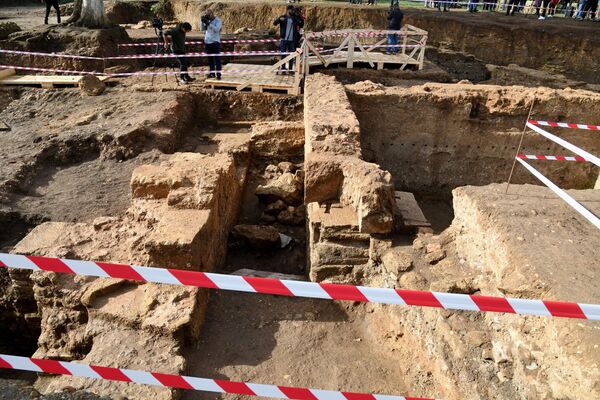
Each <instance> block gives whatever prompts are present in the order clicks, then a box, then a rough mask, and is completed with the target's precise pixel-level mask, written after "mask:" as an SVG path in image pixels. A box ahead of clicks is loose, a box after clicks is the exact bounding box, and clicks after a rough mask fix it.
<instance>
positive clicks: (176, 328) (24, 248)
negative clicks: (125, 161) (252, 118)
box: [15, 153, 242, 399]
mask: <svg viewBox="0 0 600 400" xmlns="http://www.w3.org/2000/svg"><path fill="white" fill-rule="evenodd" d="M236 173H237V171H236V165H235V162H234V161H233V159H232V158H231V157H230V156H228V155H226V154H217V155H213V156H208V155H201V154H194V153H177V154H174V155H173V156H171V157H169V158H168V159H167V160H166V161H164V162H163V163H161V164H160V165H143V166H140V167H138V168H136V169H135V171H134V173H133V176H132V178H131V193H132V198H133V199H132V204H131V207H130V209H129V211H128V212H127V215H126V216H125V217H123V218H114V217H100V218H97V219H96V220H94V222H93V223H91V224H85V223H79V224H68V223H56V222H48V223H44V224H41V225H39V226H37V227H36V228H35V229H34V230H33V231H32V232H31V233H30V234H29V235H28V236H27V237H26V238H25V239H24V240H22V241H21V242H20V243H19V244H18V245H17V246H16V248H15V251H16V252H18V253H21V254H36V255H48V256H60V257H65V258H74V259H82V260H96V261H111V262H124V263H138V264H140V265H148V266H155V267H157V268H160V267H164V268H166V267H168V268H178V269H189V270H194V271H214V270H215V269H216V268H217V267H218V266H220V265H222V264H223V262H224V260H225V250H226V243H227V235H228V234H229V230H230V229H231V227H232V225H233V223H234V222H235V220H236V217H237V205H238V204H239V196H240V193H241V187H242V185H241V182H239V181H238V178H237V176H236ZM31 278H32V279H33V282H34V286H33V291H34V293H35V299H36V301H37V303H38V307H39V308H40V313H41V319H42V321H41V326H42V333H41V335H40V338H39V339H38V346H39V348H38V350H37V352H36V356H38V357H48V358H57V359H61V360H81V361H82V362H85V363H88V364H97V365H106V366H119V367H122V368H132V369H143V370H148V369H150V370H160V371H164V372H165V373H175V374H180V373H183V372H184V371H185V370H186V361H185V359H184V358H183V357H182V355H181V350H182V347H183V346H185V345H186V344H189V343H195V342H196V341H197V339H198V335H199V330H200V326H201V323H202V321H203V318H204V317H203V314H204V312H205V309H206V306H207V293H206V290H200V289H194V288H189V287H178V286H169V285H156V284H134V283H132V282H129V281H123V280H116V279H92V278H83V277H79V276H76V277H71V276H68V275H61V274H54V275H49V274H46V273H33V274H32V276H31ZM132 336H134V337H135V338H136V340H135V341H127V344H126V346H120V345H114V344H116V343H119V342H121V340H122V338H126V337H132ZM141 355H144V357H142V356H141ZM148 355H150V357H146V356H148ZM37 385H38V387H39V388H40V389H41V390H44V391H49V392H52V391H56V390H60V389H61V388H63V387H66V386H70V387H75V388H90V389H93V390H94V391H98V392H100V393H104V394H114V395H116V394H120V395H125V396H128V397H130V398H138V399H142V398H148V397H152V398H156V399H171V398H174V395H175V392H174V391H171V390H167V389H157V388H153V387H151V386H135V387H134V386H130V385H119V384H114V383H112V382H106V381H96V380H90V381H85V380H83V379H70V378H65V377H45V378H41V379H39V380H38V384H37Z"/></svg>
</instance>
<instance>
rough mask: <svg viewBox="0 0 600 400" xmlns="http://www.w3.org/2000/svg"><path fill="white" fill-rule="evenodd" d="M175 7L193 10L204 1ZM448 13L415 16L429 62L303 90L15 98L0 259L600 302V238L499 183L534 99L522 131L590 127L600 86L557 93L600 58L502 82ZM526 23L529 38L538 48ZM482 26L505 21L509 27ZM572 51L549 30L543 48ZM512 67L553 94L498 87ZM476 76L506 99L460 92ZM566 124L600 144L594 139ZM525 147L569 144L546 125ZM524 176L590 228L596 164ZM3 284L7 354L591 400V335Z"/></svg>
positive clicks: (285, 303)
mask: <svg viewBox="0 0 600 400" xmlns="http://www.w3.org/2000/svg"><path fill="white" fill-rule="evenodd" d="M174 5H175V10H174V11H175V12H176V14H177V16H178V17H181V18H184V17H185V18H187V17H188V16H193V15H195V13H196V12H197V11H198V10H201V9H204V7H205V5H203V4H200V2H195V1H175V2H174ZM257 7H261V10H262V12H260V13H258V12H256V11H257ZM279 8H283V7H282V6H279V5H278V6H273V5H264V4H263V5H260V4H259V5H256V4H244V5H235V4H225V5H222V7H221V8H220V12H222V13H223V15H224V19H226V21H227V23H228V24H229V25H230V26H234V25H235V24H238V25H240V26H239V27H241V25H244V24H246V25H255V26H257V27H258V26H260V25H264V24H270V23H272V19H273V18H274V16H275V15H278V14H279V12H280V11H281V10H280V9H279ZM307 10H308V12H309V14H310V15H312V16H313V17H314V16H315V15H316V14H317V13H320V14H319V15H320V16H329V17H330V18H310V24H313V25H311V26H310V29H314V30H317V29H318V30H324V29H336V28H342V27H348V26H349V24H354V25H353V27H355V28H365V27H369V28H376V24H377V23H379V22H378V21H379V20H378V18H379V17H381V16H382V15H383V14H382V12H383V10H382V9H378V8H371V9H368V10H365V12H364V13H362V12H358V11H353V10H358V9H357V8H351V7H330V6H323V7H322V8H317V7H316V6H315V5H310V6H307ZM271 14H273V15H271ZM427 14H429V15H427ZM452 14H453V15H451V16H449V17H448V19H449V20H450V21H451V22H452V24H451V25H450V26H449V27H448V29H446V30H445V31H441V30H440V28H439V27H438V26H437V25H436V24H435V21H437V20H439V19H440V18H442V17H443V16H442V17H438V16H432V15H431V13H426V12H422V11H419V10H414V11H412V10H411V11H408V12H407V18H408V19H409V20H410V21H421V23H416V22H415V24H416V25H419V26H423V27H427V29H430V32H431V40H432V43H434V45H435V46H436V47H437V49H436V50H434V51H432V53H431V54H432V57H431V58H430V60H431V59H433V61H434V62H433V63H426V65H425V68H424V70H423V71H419V72H416V71H402V72H400V71H375V70H344V69H341V68H338V69H331V70H327V71H325V70H323V72H324V73H326V75H324V74H320V73H317V74H311V75H310V76H308V78H307V79H306V82H305V86H304V96H287V95H268V94H260V93H237V92H235V91H224V90H220V91H213V90H205V89H200V88H199V87H198V86H196V85H192V86H189V87H179V86H176V85H175V83H174V81H173V79H170V80H169V81H168V82H165V81H164V79H162V78H161V79H159V80H155V82H154V83H152V79H151V78H149V77H143V78H131V79H128V78H119V79H115V80H114V82H113V85H112V86H111V87H109V88H107V91H106V92H105V93H104V94H103V95H101V96H97V97H85V96H84V97H82V96H81V95H80V93H79V91H77V90H74V89H56V90H39V89H16V90H15V89H10V90H7V89H2V90H1V91H0V93H1V94H0V109H2V110H3V111H2V112H1V113H0V120H1V121H3V122H6V123H7V125H8V126H9V127H10V131H2V132H0V155H1V157H0V202H1V206H2V212H1V213H0V226H1V228H0V246H1V247H2V251H4V252H15V253H20V254H34V255H39V256H48V257H64V258H73V259H82V260H94V261H99V262H109V261H112V262H122V263H133V264H137V265H148V266H151V267H156V268H160V267H163V268H164V267H168V268H174V269H181V270H186V271H206V272H219V273H223V274H233V275H240V274H242V275H250V276H262V277H275V278H285V279H294V280H313V281H319V282H328V283H332V282H333V283H344V284H352V285H356V284H360V285H366V286H372V287H389V288H391V287H395V288H400V289H412V290H422V291H438V292H442V293H453V294H475V295H491V296H509V297H514V298H525V299H549V300H564V301H578V302H582V303H592V304H594V303H597V302H598V301H599V300H598V298H597V296H596V293H598V289H599V288H598V287H597V284H596V281H597V279H595V278H596V274H597V267H596V265H594V264H593V262H590V260H591V261H593V260H597V259H598V258H599V256H600V254H598V250H597V248H596V247H597V245H596V244H597V243H598V241H599V240H600V236H599V234H598V232H597V231H596V230H594V227H593V226H591V225H589V223H588V222H587V221H585V220H584V219H583V218H581V217H580V216H579V215H578V214H577V213H576V212H575V211H574V210H572V209H571V208H570V207H568V206H567V205H565V204H564V203H563V202H562V201H561V200H559V199H558V198H556V196H554V194H552V193H551V192H550V191H549V190H547V189H545V188H543V187H540V186H536V185H538V184H539V183H538V182H537V181H536V180H535V178H534V177H533V176H531V175H529V174H527V173H526V172H525V171H524V170H523V169H521V168H520V166H517V169H516V170H515V173H514V174H513V176H512V178H511V185H510V187H508V192H507V185H506V180H507V178H508V175H509V174H510V169H511V166H512V162H513V159H514V156H515V154H516V153H517V147H518V143H519V139H520V135H521V134H522V129H523V125H524V122H525V120H526V118H527V116H528V111H529V106H530V105H531V101H532V100H533V99H534V98H535V104H534V107H533V111H532V115H531V118H533V119H548V120H559V121H569V122H586V123H589V124H599V123H600V120H598V119H596V120H594V118H597V117H596V113H595V112H596V110H597V109H598V107H599V105H600V96H599V95H598V94H596V93H593V92H590V91H585V90H574V89H568V88H567V87H572V88H574V87H578V88H588V89H593V87H591V86H589V85H593V84H594V82H595V81H594V79H591V78H590V77H591V76H593V74H594V71H595V69H594V68H595V66H594V65H595V64H593V63H591V62H587V61H586V60H587V59H588V58H587V57H593V56H594V54H595V53H594V51H595V50H594V49H595V47H594V48H593V49H590V48H588V47H585V46H588V45H590V44H589V43H587V44H581V46H582V47H581V48H583V49H587V50H584V51H583V53H585V57H586V58H585V60H583V61H581V60H580V61H577V64H578V65H580V66H581V68H579V69H574V70H573V71H570V72H569V73H568V74H567V73H566V72H565V71H563V70H562V69H563V68H564V67H565V65H567V64H568V63H567V60H566V59H565V58H564V57H562V56H561V57H557V58H556V59H553V60H546V61H547V62H548V65H550V67H548V68H547V69H548V70H549V71H546V72H547V74H544V75H540V74H534V73H533V72H532V71H533V70H528V68H530V69H533V68H537V67H538V66H539V65H538V64H537V63H538V61H535V60H530V59H526V58H524V57H522V55H521V54H519V57H520V60H519V62H520V65H521V66H504V65H505V64H509V63H510V62H511V60H509V58H510V57H508V56H507V55H506V52H504V51H503V52H500V53H501V54H488V53H489V52H485V51H481V49H479V48H477V47H476V46H477V43H479V44H481V43H484V42H485V41H486V40H488V39H487V36H486V37H480V38H477V40H472V41H473V42H475V44H474V45H473V46H475V47H473V46H471V43H467V41H464V40H463V39H462V37H461V35H464V33H465V32H467V33H469V32H473V31H472V29H475V28H474V27H476V24H475V23H474V22H471V21H470V20H467V19H466V17H465V16H463V15H458V13H456V14H457V15H456V16H455V15H454V14H455V13H452ZM250 15H251V16H252V18H249V16H250ZM357 16H359V18H357ZM190 18H191V17H190ZM484 18H485V20H486V21H489V20H492V19H494V18H495V16H490V17H484ZM318 21H327V25H326V26H320V25H318V24H317V23H318ZM432 21H433V22H432ZM411 23H413V22H411ZM567 23H569V21H567ZM535 24H536V22H531V21H530V22H529V23H528V24H527V25H528V26H527V29H526V30H525V31H526V35H525V36H527V37H529V38H538V36H537V35H538V33H536V32H535V29H533V28H532V27H535V26H536V25H535ZM357 25H360V26H357ZM440 26H441V24H440ZM530 28H531V29H530ZM490 29H491V30H492V31H493V33H490V35H500V36H502V35H505V34H506V32H507V31H509V29H508V28H507V25H506V23H504V22H502V21H495V22H494V24H493V25H491V28H490ZM584 31H585V32H587V31H588V30H587V28H586V27H585V26H583V28H578V32H584ZM471 36H472V35H471ZM502 37H504V36H502ZM564 38H565V36H564V35H563V34H562V33H561V34H557V35H555V37H554V38H553V40H552V42H551V43H550V44H551V46H552V47H560V46H561V45H562V44H564V40H565V39H564ZM470 39H473V37H471V38H470ZM519 40H520V39H519ZM524 40H527V39H524ZM581 40H582V42H579V39H577V41H578V43H583V39H581ZM448 42H454V46H449V45H448ZM507 42H509V41H507ZM542 42H544V41H543V40H540V41H539V43H542ZM513 43H514V41H513ZM536 43H538V42H537V41H536ZM536 46H537V45H536ZM563 47H564V46H563ZM467 52H470V53H472V54H476V55H475V56H470V55H468V54H467ZM492 58H494V59H493V60H492ZM465 62H466V63H467V64H465ZM486 64H497V65H493V66H491V67H490V66H489V65H486ZM465 65H467V67H465ZM535 71H537V70H535ZM557 72H565V75H566V76H563V77H562V78H560V79H558V78H557V75H556V73H557ZM514 73H518V74H519V75H518V76H523V77H535V79H537V80H534V81H533V82H534V83H535V86H550V87H554V88H555V89H556V90H555V89H549V88H546V87H542V88H528V87H522V86H518V87H515V86H507V85H510V84H513V83H514V81H511V80H510V79H509V78H511V76H513V75H514ZM513 78H514V76H513ZM462 79H469V80H470V81H471V82H472V83H478V82H485V83H499V84H472V83H469V82H462V83H459V84H455V83H450V82H452V81H453V80H462ZM576 79H577V80H576ZM579 79H582V80H587V81H586V82H584V84H581V85H580V83H581V82H583V81H578V80H579ZM529 83H530V84H532V85H533V83H531V82H529ZM573 83H575V84H576V85H573ZM553 132H555V133H557V134H560V135H561V137H563V138H565V139H567V140H568V141H570V142H572V143H574V144H576V145H578V146H581V147H583V148H585V149H586V150H588V151H590V152H591V153H594V154H598V153H600V144H599V143H598V140H597V137H596V136H594V135H593V133H590V132H582V131H576V130H563V131H558V130H557V131H553ZM520 150H521V152H522V153H526V154H529V153H537V154H560V153H561V152H563V150H562V149H560V148H559V147H557V146H555V145H553V144H551V143H550V142H548V141H546V140H545V139H543V138H541V137H540V136H534V135H532V134H531V133H527V134H526V135H525V136H524V141H523V146H522V148H521V149H520ZM531 163H532V165H535V166H536V168H539V169H540V171H542V172H543V173H544V174H545V175H546V176H548V177H549V178H551V179H552V180H553V181H554V182H556V183H557V184H558V185H559V186H561V187H562V188H565V189H568V192H569V193H570V194H571V195H572V196H574V197H575V198H576V199H577V200H579V201H581V202H582V204H584V205H585V206H586V207H588V208H589V209H590V210H591V211H593V212H595V213H598V212H600V208H599V206H598V204H600V198H599V197H598V190H594V189H592V188H593V187H594V186H595V185H597V184H598V170H597V168H594V167H592V166H590V164H585V163H576V162H550V161H549V162H542V161H532V162H531ZM423 220H424V221H423ZM5 227H8V228H5ZM0 273H1V275H0V286H1V287H2V289H3V291H2V292H1V293H2V294H1V295H0V319H1V321H0V322H1V324H2V326H9V327H10V329H9V332H8V333H7V332H3V334H2V335H0V349H1V350H2V351H1V352H3V353H7V354H16V355H24V356H31V355H35V356H37V357H43V358H44V357H45V358H52V359H57V360H65V361H75V362H81V363H91V364H98V365H105V366H113V367H121V368H130V369H141V370H153V371H158V372H163V373H174V374H186V375H193V376H199V377H207V378H215V379H223V380H234V381H250V382H256V383H266V384H276V385H285V386H299V387H316V388H320V389H328V390H344V391H356V392H373V393H386V394H402V395H412V396H420V397H437V398H439V397H442V398H446V399H458V398H461V399H462V398H468V399H470V398H471V399H476V398H506V399H513V398H523V399H525V398H566V399H570V398H583V397H600V393H599V392H598V390H599V388H598V385H597V382H598V381H599V378H600V377H599V376H598V369H597V365H598V363H599V362H600V353H599V350H598V348H599V346H600V342H599V339H598V337H599V336H598V334H597V331H598V329H600V327H599V326H598V323H594V322H589V321H581V322H580V323H578V322H577V321H575V322H574V320H570V319H560V318H552V317H535V316H528V317H524V316H521V315H508V314H502V313H478V312H467V311H450V310H440V309H432V308H418V307H401V306H396V305H379V304H372V303H371V304H361V303H357V302H331V301H327V300H316V299H294V298H286V297H277V296H270V295H258V294H252V293H234V292H228V291H210V290H207V289H195V288H190V287H181V286H171V285H165V284H152V283H141V282H131V281H126V280H118V279H95V278H89V277H88V278H85V277H81V276H70V275H65V274H51V273H44V272H34V273H32V274H30V273H29V272H22V271H18V270H10V271H9V272H7V271H5V270H4V269H2V271H0ZM30 275H31V276H30ZM14 337H18V338H20V341H18V342H16V341H15V340H14ZM2 377H8V375H5V372H2ZM30 377H31V379H32V380H33V379H35V383H34V385H35V388H36V390H39V391H40V392H42V393H54V394H57V393H59V392H61V391H64V390H67V391H72V390H73V389H75V390H77V391H78V392H77V393H76V394H73V397H75V396H77V395H80V394H81V391H82V390H88V391H91V392H94V393H97V394H98V395H102V396H106V397H107V398H119V396H122V397H125V398H128V399H131V400H134V399H144V400H145V399H148V398H155V399H157V400H162V399H164V400H171V399H177V398H183V399H213V398H220V399H238V398H246V397H240V396H241V395H231V394H214V393H196V392H191V391H174V390H168V389H162V388H155V387H151V386H138V385H134V384H126V383H119V382H108V381H92V380H86V379H73V378H71V377H65V376H63V377H56V376H50V375H43V376H34V375H31V376H30ZM13 378H14V376H10V379H8V380H7V381H6V380H1V381H0V390H4V389H5V388H8V386H10V385H12V384H13V383H14V382H15V379H13ZM27 385H29V383H26V384H25V387H26V388H27V389H29V390H31V388H30V387H29V386H27ZM11 390H12V389H11ZM4 392H5V393H12V392H10V391H8V389H6V390H5V391H4ZM60 395H61V396H63V395H64V396H66V398H69V399H70V397H68V396H69V393H61V394H60Z"/></svg>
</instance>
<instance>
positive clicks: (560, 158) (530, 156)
mask: <svg viewBox="0 0 600 400" xmlns="http://www.w3.org/2000/svg"><path fill="white" fill-rule="evenodd" d="M517 158H520V159H521V160H550V161H577V162H586V161H587V160H586V159H585V158H583V157H579V156H542V155H534V154H518V155H517Z"/></svg>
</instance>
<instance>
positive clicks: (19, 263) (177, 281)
mask: <svg viewBox="0 0 600 400" xmlns="http://www.w3.org/2000/svg"><path fill="white" fill-rule="evenodd" d="M0 267H5V268H20V269H29V270H33V271H50V272H60V273H66V274H75V275H85V276H94V277H101V278H117V279H127V280H132V281H140V282H154V283H166V284H172V285H186V286H195V287H203V288H209V289H223V290H233V291H237V292H248V293H262V294H274V295H281V296H291V297H307V298H314V299H326V300H349V301H360V302H372V303H382V304H398V305H403V306H418V307H435V308H443V309H446V310H465V311H481V312H499V313H508V314H522V315H537V316H544V317H562V318H579V319H589V320H600V305H598V304H583V303H573V302H563V301H548V300H529V299H516V298H510V297H495V296H475V295H467V294H457V293H441V292H428V291H420V290H405V289H390V288H373V287H365V286H352V285H341V284H333V283H318V282H301V281H289V280H284V279H271V278H257V277H250V276H237V275H223V274H215V273H209V272H196V271H184V270H177V269H165V268H149V267H141V266H137V265H128V264H114V263H106V262H93V261H77V260H68V259H59V258H50V257H38V256H25V255H18V254H6V253H0Z"/></svg>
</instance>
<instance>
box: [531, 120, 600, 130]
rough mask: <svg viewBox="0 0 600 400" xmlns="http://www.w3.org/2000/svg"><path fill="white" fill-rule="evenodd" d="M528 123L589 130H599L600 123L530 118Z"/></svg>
mask: <svg viewBox="0 0 600 400" xmlns="http://www.w3.org/2000/svg"><path fill="white" fill-rule="evenodd" d="M527 122H529V123H530V124H533V125H541V126H556V127H559V128H571V129H587V130H591V131H600V125H587V124H571V123H568V122H553V121H535V120H532V119H530V120H529V121H527Z"/></svg>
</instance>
